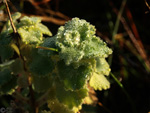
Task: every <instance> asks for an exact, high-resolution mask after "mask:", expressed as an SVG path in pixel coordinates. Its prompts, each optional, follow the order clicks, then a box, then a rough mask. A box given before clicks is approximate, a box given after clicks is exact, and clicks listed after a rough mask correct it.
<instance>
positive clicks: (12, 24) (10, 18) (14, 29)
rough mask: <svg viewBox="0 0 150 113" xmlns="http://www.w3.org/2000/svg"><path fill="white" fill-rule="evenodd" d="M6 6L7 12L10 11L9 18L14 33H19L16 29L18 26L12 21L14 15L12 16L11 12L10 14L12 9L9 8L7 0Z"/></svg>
mask: <svg viewBox="0 0 150 113" xmlns="http://www.w3.org/2000/svg"><path fill="white" fill-rule="evenodd" d="M5 6H6V9H7V13H8V16H9V20H10V23H11V26H12V29H13V32H14V34H16V33H17V30H16V27H15V26H14V23H13V21H12V17H11V14H10V10H9V7H8V3H7V0H5Z"/></svg>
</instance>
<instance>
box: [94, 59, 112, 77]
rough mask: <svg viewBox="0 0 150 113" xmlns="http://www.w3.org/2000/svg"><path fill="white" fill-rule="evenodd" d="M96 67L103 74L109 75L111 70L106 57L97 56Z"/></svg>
mask: <svg viewBox="0 0 150 113" xmlns="http://www.w3.org/2000/svg"><path fill="white" fill-rule="evenodd" d="M96 69H97V70H96V71H97V72H98V73H102V74H103V75H107V76H108V75H109V73H110V70H111V69H110V68H109V64H108V63H107V61H106V60H105V58H96Z"/></svg>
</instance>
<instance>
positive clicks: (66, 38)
mask: <svg viewBox="0 0 150 113" xmlns="http://www.w3.org/2000/svg"><path fill="white" fill-rule="evenodd" d="M56 45H57V46H58V48H59V49H60V58H61V59H64V61H65V63H66V64H67V65H69V64H71V63H73V62H79V61H80V60H81V59H83V58H96V57H104V58H105V57H107V56H108V55H109V54H111V53H112V50H111V49H109V48H108V47H107V46H106V43H105V42H103V41H102V40H101V39H100V38H99V37H96V36H95V27H94V26H93V25H90V24H89V23H88V22H86V21H85V20H79V18H73V19H72V20H71V21H69V22H68V23H66V24H65V26H61V27H60V28H59V29H58V32H57V34H56Z"/></svg>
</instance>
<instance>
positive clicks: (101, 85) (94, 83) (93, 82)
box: [89, 72, 110, 90]
mask: <svg viewBox="0 0 150 113" xmlns="http://www.w3.org/2000/svg"><path fill="white" fill-rule="evenodd" d="M89 84H90V86H91V87H93V88H94V89H95V90H102V89H105V90H106V89H108V88H109V87H110V83H109V81H108V80H107V79H106V77H104V75H103V74H100V73H99V74H98V73H95V72H94V73H93V75H92V77H91V79H90V82H89Z"/></svg>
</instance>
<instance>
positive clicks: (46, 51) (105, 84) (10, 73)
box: [0, 13, 112, 113]
mask: <svg viewBox="0 0 150 113" xmlns="http://www.w3.org/2000/svg"><path fill="white" fill-rule="evenodd" d="M20 16H21V14H20V13H15V14H14V15H13V16H12V18H13V22H14V24H15V26H16V28H17V32H18V34H19V38H16V37H15V36H13V35H12V33H13V31H12V28H11V25H10V21H8V22H7V23H6V25H5V26H4V29H3V31H2V32H1V34H0V47H1V48H3V49H1V50H0V57H1V62H2V63H1V64H0V93H1V94H12V93H13V92H15V90H16V89H17V88H18V87H19V88H21V89H22V90H25V89H28V86H29V85H30V84H29V83H30V82H31V85H32V88H33V90H34V92H35V94H37V100H35V101H36V102H39V103H47V104H48V107H49V108H50V110H51V112H54V113H76V112H77V111H79V110H80V109H81V106H82V104H83V102H84V99H85V98H86V97H87V96H88V84H89V85H90V86H91V87H93V88H94V89H95V90H102V89H108V88H109V87H110V83H109V81H108V80H107V78H106V76H105V75H107V76H108V75H109V72H110V68H109V65H108V63H107V61H106V59H105V58H107V57H108V56H109V55H110V54H111V53H112V50H111V49H110V48H109V47H107V45H106V43H105V42H103V41H102V40H101V39H100V38H99V37H97V36H96V35H95V31H96V29H95V27H94V26H93V25H91V24H90V23H88V22H86V21H85V20H80V19H79V18H73V19H72V20H70V21H69V22H67V23H66V24H65V25H64V26H61V27H60V28H59V29H58V32H57V34H56V35H55V36H53V37H44V35H43V34H45V35H47V36H51V35H52V34H51V32H50V31H49V29H48V28H47V27H46V26H44V25H43V24H42V23H41V20H40V19H39V18H36V17H27V16H24V17H22V18H21V19H20ZM18 20H19V21H18ZM16 53H17V54H18V57H16V56H15V54H16ZM29 77H31V80H30V81H29ZM10 81H11V82H10ZM12 81H13V82H12ZM29 93H30V92H26V95H23V96H25V97H26V98H28V95H29ZM40 97H43V98H46V99H40ZM45 100H46V101H45ZM58 107H59V109H58ZM45 112H48V111H43V113H45Z"/></svg>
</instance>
